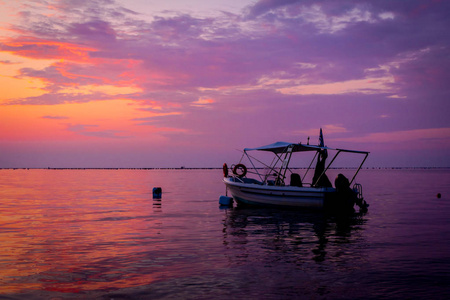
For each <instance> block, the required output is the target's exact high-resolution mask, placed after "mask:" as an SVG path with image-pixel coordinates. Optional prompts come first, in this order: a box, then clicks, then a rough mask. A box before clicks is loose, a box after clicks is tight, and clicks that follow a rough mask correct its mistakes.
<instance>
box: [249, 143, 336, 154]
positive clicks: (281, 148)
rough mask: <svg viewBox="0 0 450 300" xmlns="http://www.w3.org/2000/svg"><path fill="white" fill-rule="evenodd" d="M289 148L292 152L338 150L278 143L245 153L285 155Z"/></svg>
mask: <svg viewBox="0 0 450 300" xmlns="http://www.w3.org/2000/svg"><path fill="white" fill-rule="evenodd" d="M289 147H292V152H301V151H320V150H336V149H333V148H328V147H320V146H313V145H304V144H302V143H298V144H295V143H288V142H276V143H273V144H270V145H265V146H261V147H256V148H245V149H244V151H245V152H246V151H254V150H259V151H270V152H273V153H275V154H279V153H284V152H286V151H287V149H288V148H289Z"/></svg>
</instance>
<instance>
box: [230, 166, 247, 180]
mask: <svg viewBox="0 0 450 300" xmlns="http://www.w3.org/2000/svg"><path fill="white" fill-rule="evenodd" d="M233 174H234V175H236V176H237V177H244V176H245V175H246V174H247V167H246V166H245V165H243V164H237V165H235V166H234V168H233Z"/></svg>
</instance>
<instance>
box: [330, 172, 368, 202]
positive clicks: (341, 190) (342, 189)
mask: <svg viewBox="0 0 450 300" xmlns="http://www.w3.org/2000/svg"><path fill="white" fill-rule="evenodd" d="M334 185H335V187H336V192H337V200H338V202H339V204H338V205H339V208H342V209H344V210H349V211H350V210H353V206H354V205H355V204H356V205H358V206H359V207H360V208H361V209H363V210H366V209H367V207H368V206H369V205H368V204H367V203H366V201H364V199H363V197H362V190H361V189H362V188H361V185H359V184H358V185H355V186H357V187H356V190H352V189H351V188H350V182H349V181H348V179H347V177H345V176H344V175H342V174H339V175H338V176H337V177H336V180H335V181H334Z"/></svg>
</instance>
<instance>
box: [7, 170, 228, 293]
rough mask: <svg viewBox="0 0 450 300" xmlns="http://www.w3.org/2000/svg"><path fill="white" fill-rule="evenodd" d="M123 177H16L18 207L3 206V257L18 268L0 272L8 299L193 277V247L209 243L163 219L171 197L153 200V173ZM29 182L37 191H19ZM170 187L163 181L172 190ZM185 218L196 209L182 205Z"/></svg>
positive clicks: (13, 203)
mask: <svg viewBox="0 0 450 300" xmlns="http://www.w3.org/2000/svg"><path fill="white" fill-rule="evenodd" d="M117 172H119V171H114V170H111V171H94V170H91V171H84V170H79V171H73V170H72V171H70V170H67V171H64V170H40V171H37V170H36V171H33V170H29V171H27V170H17V171H14V172H12V173H11V174H12V175H14V176H13V177H11V178H10V179H9V180H10V181H11V182H12V185H10V186H9V187H8V189H4V190H3V191H2V195H4V197H3V199H5V200H8V197H9V199H11V200H10V201H9V202H5V201H3V203H2V215H1V216H0V222H1V224H2V229H3V230H2V233H1V235H0V238H1V242H2V250H1V256H2V257H3V260H4V261H3V264H6V263H7V262H12V261H15V262H17V263H16V264H14V267H11V265H9V264H8V267H2V268H0V278H4V279H7V282H6V283H7V284H3V285H2V287H0V292H20V291H23V290H49V291H59V292H71V293H77V292H81V291H88V290H101V289H109V288H114V289H117V288H124V287H132V286H139V285H142V284H150V283H152V282H153V281H155V280H160V279H163V278H168V277H176V276H179V275H182V274H183V275H184V276H185V275H186V274H189V273H190V272H191V271H190V270H189V267H188V265H186V264H185V260H186V259H190V257H192V255H195V253H197V252H198V251H201V250H200V249H197V248H196V247H193V245H192V242H193V241H195V240H198V239H200V240H201V237H200V238H199V237H195V236H193V233H190V230H189V228H187V227H186V226H185V224H184V221H183V220H177V218H174V219H172V220H171V221H170V224H167V223H165V222H164V221H163V220H162V219H160V216H161V213H163V211H164V200H165V199H167V198H168V197H167V195H164V198H165V199H164V198H163V199H161V200H160V201H159V202H155V201H154V200H153V199H152V198H151V187H150V186H148V183H147V182H151V181H152V175H151V174H152V173H149V172H145V171H129V172H127V174H128V176H126V177H123V171H120V172H121V173H120V174H122V175H120V176H119V175H117ZM23 178H26V179H27V180H29V184H30V186H28V187H20V188H17V187H16V185H20V181H22V180H23ZM144 180H145V181H144ZM164 180H167V179H164V177H160V178H158V179H155V181H158V182H160V184H161V185H164V186H165V187H166V188H169V189H170V187H168V186H167V184H166V183H164ZM49 184H50V185H49ZM12 197H18V200H15V199H14V198H12ZM169 199H170V198H169ZM173 200H176V199H173ZM173 200H172V201H173ZM166 201H167V200H166ZM17 209H20V214H17ZM178 210H181V211H183V210H186V211H189V204H188V203H183V202H179V203H178V204H177V208H176V211H178ZM217 225H220V224H217ZM179 247H183V248H184V249H185V251H181V252H180V249H179ZM1 264H2V263H0V265H1ZM205 267H206V265H205ZM197 271H198V270H197ZM197 271H195V272H197Z"/></svg>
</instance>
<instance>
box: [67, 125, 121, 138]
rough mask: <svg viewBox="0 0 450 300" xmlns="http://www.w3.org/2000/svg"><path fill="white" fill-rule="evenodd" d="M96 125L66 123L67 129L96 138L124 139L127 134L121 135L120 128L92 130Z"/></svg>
mask: <svg viewBox="0 0 450 300" xmlns="http://www.w3.org/2000/svg"><path fill="white" fill-rule="evenodd" d="M97 127H98V125H86V124H67V130H68V131H70V132H74V133H77V134H80V135H84V136H89V137H98V138H108V139H126V138H129V136H124V135H121V134H123V132H122V131H120V130H93V129H94V128H97Z"/></svg>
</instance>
